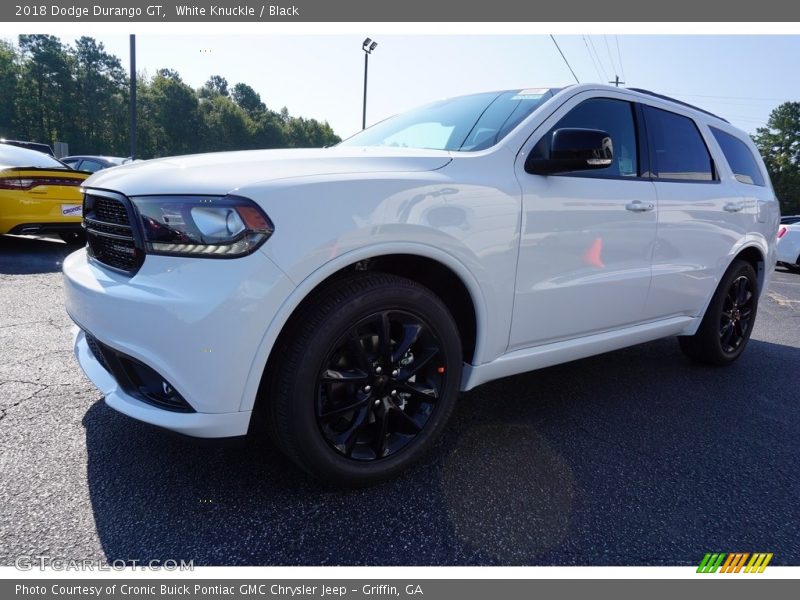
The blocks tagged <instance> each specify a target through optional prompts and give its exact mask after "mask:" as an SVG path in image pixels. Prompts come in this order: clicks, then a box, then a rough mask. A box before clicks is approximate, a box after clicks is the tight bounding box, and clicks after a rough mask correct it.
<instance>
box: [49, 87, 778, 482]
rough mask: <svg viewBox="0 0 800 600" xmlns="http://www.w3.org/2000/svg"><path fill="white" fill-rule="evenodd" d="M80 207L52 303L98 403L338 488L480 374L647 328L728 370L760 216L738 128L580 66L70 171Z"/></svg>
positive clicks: (766, 256)
mask: <svg viewBox="0 0 800 600" xmlns="http://www.w3.org/2000/svg"><path fill="white" fill-rule="evenodd" d="M84 214H85V218H86V229H87V233H88V246H87V249H85V250H80V251H78V252H76V253H73V254H72V255H70V256H69V257H68V258H67V259H66V261H65V263H64V276H65V290H66V307H67V311H68V312H69V314H70V316H71V317H72V319H73V320H74V321H75V323H77V325H78V327H79V329H78V330H77V333H76V338H75V352H76V355H77V358H78V361H79V362H80V364H81V366H82V367H83V369H84V371H85V372H86V373H87V375H88V376H89V377H90V378H91V379H92V381H94V383H95V384H96V385H97V386H98V387H99V388H100V390H102V392H103V393H104V394H105V399H106V402H107V403H108V405H109V406H111V407H113V408H115V409H117V410H119V411H121V412H123V413H125V414H127V415H129V416H131V417H134V418H136V419H139V420H141V421H146V422H148V423H152V424H155V425H159V426H161V427H165V428H167V429H171V430H173V431H177V432H182V433H185V434H189V435H192V436H198V437H205V438H223V437H231V436H240V435H244V434H246V433H247V432H248V429H249V427H250V425H251V423H252V424H256V423H262V422H263V423H264V424H265V425H266V427H267V428H268V430H269V432H270V434H271V436H272V437H273V439H274V440H275V441H276V442H277V444H278V446H279V447H280V448H281V449H282V450H283V451H284V452H285V453H286V455H287V456H289V457H290V458H291V459H292V460H293V461H295V462H296V463H297V464H298V465H299V466H301V467H302V468H304V469H305V470H306V471H308V472H309V473H311V474H313V475H315V476H317V477H320V478H323V479H327V480H332V481H335V482H339V483H344V484H350V485H364V484H369V483H373V482H375V481H380V480H382V479H385V478H387V477H391V476H394V475H396V474H397V473H399V472H400V471H402V470H403V469H405V468H406V467H408V466H409V465H410V464H411V463H413V462H414V461H415V460H417V459H418V458H420V456H422V455H423V454H424V453H425V451H426V450H428V449H429V448H430V447H431V446H432V444H433V443H434V440H435V439H436V438H437V436H438V435H439V434H440V433H441V431H442V429H443V428H444V427H445V424H446V422H447V420H448V418H449V417H450V414H451V413H452V412H453V408H454V405H455V401H456V398H457V396H458V393H459V391H460V390H469V389H471V388H474V387H475V386H477V385H480V384H481V383H484V382H487V381H490V380H493V379H497V378H500V377H505V376H508V375H513V374H515V373H521V372H524V371H529V370H531V369H537V368H541V367H546V366H549V365H554V364H557V363H563V362H567V361H572V360H575V359H579V358H583V357H586V356H590V355H594V354H598V353H601V352H606V351H610V350H615V349H618V348H622V347H625V346H629V345H633V344H639V343H642V342H645V341H648V340H653V339H656V338H661V337H665V336H680V337H679V338H678V339H679V341H680V347H681V348H682V350H683V351H684V352H685V353H686V354H687V355H688V356H689V357H690V358H692V359H694V360H697V361H700V362H703V363H710V364H715V365H727V364H729V363H732V362H733V361H735V360H736V359H737V358H738V357H739V356H740V355H741V353H742V351H743V350H744V349H745V347H746V345H747V342H748V339H749V337H750V333H751V331H752V328H753V323H754V320H755V317H756V310H757V307H758V299H759V296H760V295H761V294H762V292H763V291H764V290H765V289H766V288H767V284H768V282H769V279H770V277H771V274H772V271H773V267H774V265H775V245H776V234H777V230H778V219H779V210H778V203H777V201H776V199H775V195H774V193H773V190H772V187H771V186H770V183H769V179H768V175H767V171H766V169H765V167H764V164H763V162H762V161H761V159H760V157H759V155H758V152H757V151H756V148H755V147H754V145H753V142H752V141H751V140H750V138H749V137H748V136H747V134H746V133H744V132H742V131H740V130H738V129H736V128H734V127H733V126H731V125H730V124H729V123H728V122H727V121H724V120H723V119H720V118H719V117H716V116H714V115H712V114H710V113H707V112H705V111H702V110H699V109H696V108H694V107H691V106H689V105H686V104H683V103H680V102H678V101H673V100H670V99H668V98H665V97H663V96H658V95H656V94H653V93H650V92H644V91H639V92H637V91H632V90H625V89H617V88H614V87H608V86H600V85H579V86H574V87H569V88H565V89H524V90H511V91H504V92H492V93H483V94H474V95H470V96H463V97H458V98H453V99H449V100H444V101H440V102H435V103H433V104H429V105H427V106H424V107H422V108H419V109H416V110H412V111H411V112H408V113H406V114H402V115H399V116H396V117H393V118H391V119H388V120H386V121H383V122H381V123H379V124H377V125H375V126H373V127H371V128H369V129H367V130H365V131H363V132H361V133H359V134H357V135H355V136H353V137H352V138H350V139H348V140H346V141H344V142H342V143H341V144H339V145H338V146H335V147H333V148H327V149H316V150H266V151H248V152H231V153H219V154H207V155H197V156H184V157H175V158H166V159H160V160H153V161H147V162H145V163H142V164H134V165H124V166H122V167H119V168H116V169H113V170H109V171H102V172H100V173H97V174H95V175H93V176H92V177H91V178H90V179H89V180H88V181H87V182H86V195H85V197H84ZM622 386H624V378H623V380H621V393H624V388H622ZM631 395H632V396H633V392H632V391H631ZM498 401H502V399H498ZM634 401H635V402H641V401H643V400H642V399H634V398H633V397H631V402H634ZM644 401H646V399H644ZM257 430H258V428H254V429H253V431H254V432H255V431H257Z"/></svg>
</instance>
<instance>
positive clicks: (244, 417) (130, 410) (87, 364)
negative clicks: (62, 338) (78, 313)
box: [75, 327, 251, 438]
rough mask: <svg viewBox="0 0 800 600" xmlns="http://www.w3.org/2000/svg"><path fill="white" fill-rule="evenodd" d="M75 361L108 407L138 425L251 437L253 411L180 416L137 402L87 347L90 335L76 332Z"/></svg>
mask: <svg viewBox="0 0 800 600" xmlns="http://www.w3.org/2000/svg"><path fill="white" fill-rule="evenodd" d="M75 357H76V358H77V359H78V363H79V364H80V365H81V368H82V369H83V372H84V373H86V376H87V377H88V378H89V379H90V380H91V381H92V383H93V384H95V386H97V389H99V390H100V391H101V392H102V393H103V395H104V396H105V401H106V404H108V405H109V406H110V407H111V408H113V409H115V410H118V411H119V412H121V413H122V414H125V415H128V416H129V417H133V418H134V419H136V420H138V421H142V422H144V423H150V424H151V425H156V426H158V427H163V428H165V429H169V430H170V431H175V432H177V433H182V434H184V435H189V436H192V437H200V438H227V437H238V436H242V435H245V434H246V433H247V428H248V426H249V423H250V415H251V413H250V411H237V412H232V413H197V412H194V413H178V412H171V411H168V410H164V409H161V408H157V407H155V406H151V405H149V404H146V403H144V402H142V401H141V400H139V399H138V398H134V397H133V396H131V395H130V394H128V393H127V392H125V390H123V389H122V387H121V386H120V385H119V384H118V383H117V381H116V380H115V379H114V377H113V376H112V375H111V374H110V373H109V372H108V371H106V370H105V368H103V366H102V365H101V364H100V362H99V361H98V360H97V358H95V356H94V354H92V352H91V351H90V350H89V345H88V344H87V343H86V334H85V333H84V332H83V331H82V330H81V329H80V328H78V327H76V328H75Z"/></svg>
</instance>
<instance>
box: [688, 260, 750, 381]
mask: <svg viewBox="0 0 800 600" xmlns="http://www.w3.org/2000/svg"><path fill="white" fill-rule="evenodd" d="M757 311H758V281H757V279H756V272H755V270H754V269H753V266H752V265H751V264H750V263H747V262H745V261H743V260H738V259H737V260H734V261H733V263H731V266H730V267H729V268H728V270H727V271H726V272H725V275H723V277H722V280H721V281H720V283H719V286H718V287H717V290H716V291H715V292H714V296H713V297H712V298H711V302H710V303H709V305H708V309H707V310H706V314H705V316H704V317H703V321H702V322H701V323H700V327H699V328H698V330H697V333H696V334H695V335H692V336H682V337H679V338H678V342H679V344H680V347H681V350H682V351H683V353H684V354H686V356H688V357H689V358H691V359H692V360H694V361H696V362H700V363H704V364H710V365H719V366H724V365H729V364H731V363H732V362H733V361H735V360H736V359H737V358H739V356H741V354H742V352H744V349H745V347H746V346H747V342H748V341H749V340H750V334H751V333H752V331H753V325H754V323H755V319H756V313H757Z"/></svg>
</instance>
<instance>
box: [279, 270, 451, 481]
mask: <svg viewBox="0 0 800 600" xmlns="http://www.w3.org/2000/svg"><path fill="white" fill-rule="evenodd" d="M277 356H278V359H277V361H276V362H275V364H274V365H271V367H270V373H269V377H270V386H269V398H268V403H269V411H268V412H269V415H268V418H269V421H270V423H269V424H270V429H271V432H272V437H273V438H274V439H275V441H276V442H277V444H278V446H279V447H280V448H281V449H282V450H283V451H284V452H285V453H286V454H287V455H288V456H289V457H290V458H291V459H292V460H294V462H296V463H297V464H298V465H299V466H301V467H302V468H303V469H305V470H306V471H308V472H309V473H311V474H312V475H315V476H316V477H319V478H321V479H325V480H328V481H332V482H335V483H339V484H345V485H353V486H359V485H368V484H372V483H376V482H378V481H381V480H384V479H387V478H390V477H393V476H395V475H397V474H398V473H400V472H401V471H402V470H404V469H405V468H407V467H408V466H410V465H411V464H412V463H413V462H415V461H416V460H418V459H419V458H420V457H421V456H422V455H423V454H424V453H425V452H426V450H428V448H430V446H431V445H432V444H433V442H434V440H435V439H436V437H437V436H438V435H439V433H440V432H441V430H442V429H443V427H444V425H445V423H446V422H447V419H448V418H449V417H450V414H451V413H452V410H453V406H454V404H455V400H456V397H457V395H458V390H459V384H460V380H461V368H462V364H461V361H462V358H461V344H460V340H459V336H458V330H457V328H456V325H455V323H454V321H453V318H452V316H451V315H450V313H449V311H448V310H447V308H446V307H445V306H444V304H443V303H442V302H441V300H440V299H439V298H438V297H437V296H436V295H434V294H433V293H432V292H431V291H430V290H428V289H427V288H424V287H422V286H420V285H418V284H416V283H415V282H412V281H410V280H407V279H403V278H400V277H396V276H393V275H386V274H380V273H365V274H358V275H354V276H351V277H348V278H345V279H341V280H339V281H337V282H335V283H333V284H331V285H329V286H328V287H327V288H325V289H324V290H322V291H320V292H318V293H317V294H315V296H314V297H313V298H312V299H311V300H310V301H309V303H308V304H307V306H306V307H304V308H303V309H302V311H301V312H300V314H299V315H298V316H297V318H296V319H295V320H294V321H293V324H292V325H291V326H290V327H289V329H288V331H287V332H286V333H285V334H283V335H282V337H281V341H280V346H279V347H278V354H277Z"/></svg>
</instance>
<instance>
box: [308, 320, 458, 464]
mask: <svg viewBox="0 0 800 600" xmlns="http://www.w3.org/2000/svg"><path fill="white" fill-rule="evenodd" d="M441 348H442V343H441V341H439V339H438V338H437V336H436V335H435V333H434V332H433V330H432V329H431V327H430V326H429V325H427V324H426V323H425V322H424V321H423V320H422V319H420V317H418V316H417V315H414V314H411V313H409V312H406V311H400V310H385V311H381V312H379V313H375V314H373V315H369V316H367V317H366V318H364V319H361V320H360V321H359V322H358V323H356V324H355V325H353V326H352V327H351V328H350V329H349V330H348V331H347V332H346V333H345V334H344V335H343V336H342V337H341V338H339V340H337V342H336V343H335V344H334V349H333V351H332V352H330V353H329V356H328V358H327V359H326V360H325V363H324V368H323V370H322V371H321V372H320V374H319V378H318V383H317V407H316V408H317V423H318V425H319V428H320V431H321V432H322V434H323V436H324V437H325V439H326V440H327V442H328V443H329V444H330V445H331V446H332V447H333V448H334V449H336V451H338V452H339V453H341V454H342V455H343V456H346V457H348V458H351V459H354V460H376V459H382V458H385V457H387V456H390V455H392V454H394V453H396V452H399V451H400V450H402V449H403V448H405V447H406V446H407V445H408V444H409V443H410V442H411V441H413V440H414V438H415V437H416V436H417V435H418V434H419V433H420V432H421V431H422V429H423V428H424V427H425V424H426V423H427V422H428V419H430V417H431V415H432V414H433V412H434V411H435V410H436V402H437V400H438V398H439V395H440V393H441V389H442V385H443V384H444V375H445V371H446V368H445V366H444V365H443V364H442V363H441V360H439V359H440V356H441V352H442V350H441Z"/></svg>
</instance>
